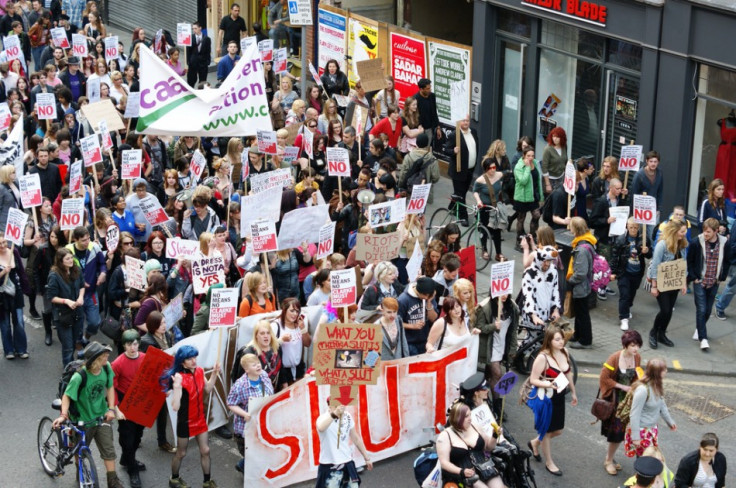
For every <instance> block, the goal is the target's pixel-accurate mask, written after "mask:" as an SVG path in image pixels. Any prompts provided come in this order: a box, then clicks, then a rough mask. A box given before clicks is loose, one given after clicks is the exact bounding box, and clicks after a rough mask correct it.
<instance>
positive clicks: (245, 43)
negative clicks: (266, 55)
mask: <svg viewBox="0 0 736 488" xmlns="http://www.w3.org/2000/svg"><path fill="white" fill-rule="evenodd" d="M250 46H256V49H257V48H258V39H256V36H249V37H243V38H241V39H240V51H241V52H246V51H248V48H250Z"/></svg>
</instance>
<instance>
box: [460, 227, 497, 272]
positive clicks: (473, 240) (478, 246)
mask: <svg viewBox="0 0 736 488" xmlns="http://www.w3.org/2000/svg"><path fill="white" fill-rule="evenodd" d="M483 240H485V241H486V245H485V246H484V245H483ZM492 245H493V241H492V240H491V233H490V232H488V229H486V228H485V227H483V226H480V225H479V226H478V227H476V228H475V229H472V230H471V231H470V232H469V233H468V241H467V244H466V246H467V247H470V246H475V269H476V271H481V270H483V269H485V268H486V266H488V263H490V262H491V246H492ZM484 251H485V252H486V253H488V259H483V252H484Z"/></svg>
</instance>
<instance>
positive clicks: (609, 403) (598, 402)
mask: <svg viewBox="0 0 736 488" xmlns="http://www.w3.org/2000/svg"><path fill="white" fill-rule="evenodd" d="M615 411H616V392H615V391H614V392H613V400H606V399H605V398H601V389H600V388H598V393H597V394H596V395H595V400H593V406H592V407H591V408H590V413H592V414H593V416H594V417H595V418H596V420H595V421H594V422H591V425H592V424H594V423H596V422H598V420H600V421H601V422H605V421H606V420H608V419H610V418H611V416H612V415H613V413H614V412H615Z"/></svg>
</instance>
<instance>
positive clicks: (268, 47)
mask: <svg viewBox="0 0 736 488" xmlns="http://www.w3.org/2000/svg"><path fill="white" fill-rule="evenodd" d="M258 53H259V56H260V59H261V63H265V62H272V61H273V40H271V39H265V40H263V41H261V42H259V43H258Z"/></svg>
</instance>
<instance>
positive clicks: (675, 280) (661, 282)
mask: <svg viewBox="0 0 736 488" xmlns="http://www.w3.org/2000/svg"><path fill="white" fill-rule="evenodd" d="M686 284H687V262H686V261H685V259H684V258H680V259H675V260H674V261H666V262H664V263H661V264H660V265H659V266H657V289H658V290H659V291H660V292H663V291H672V290H682V289H683V288H685V286H686Z"/></svg>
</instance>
